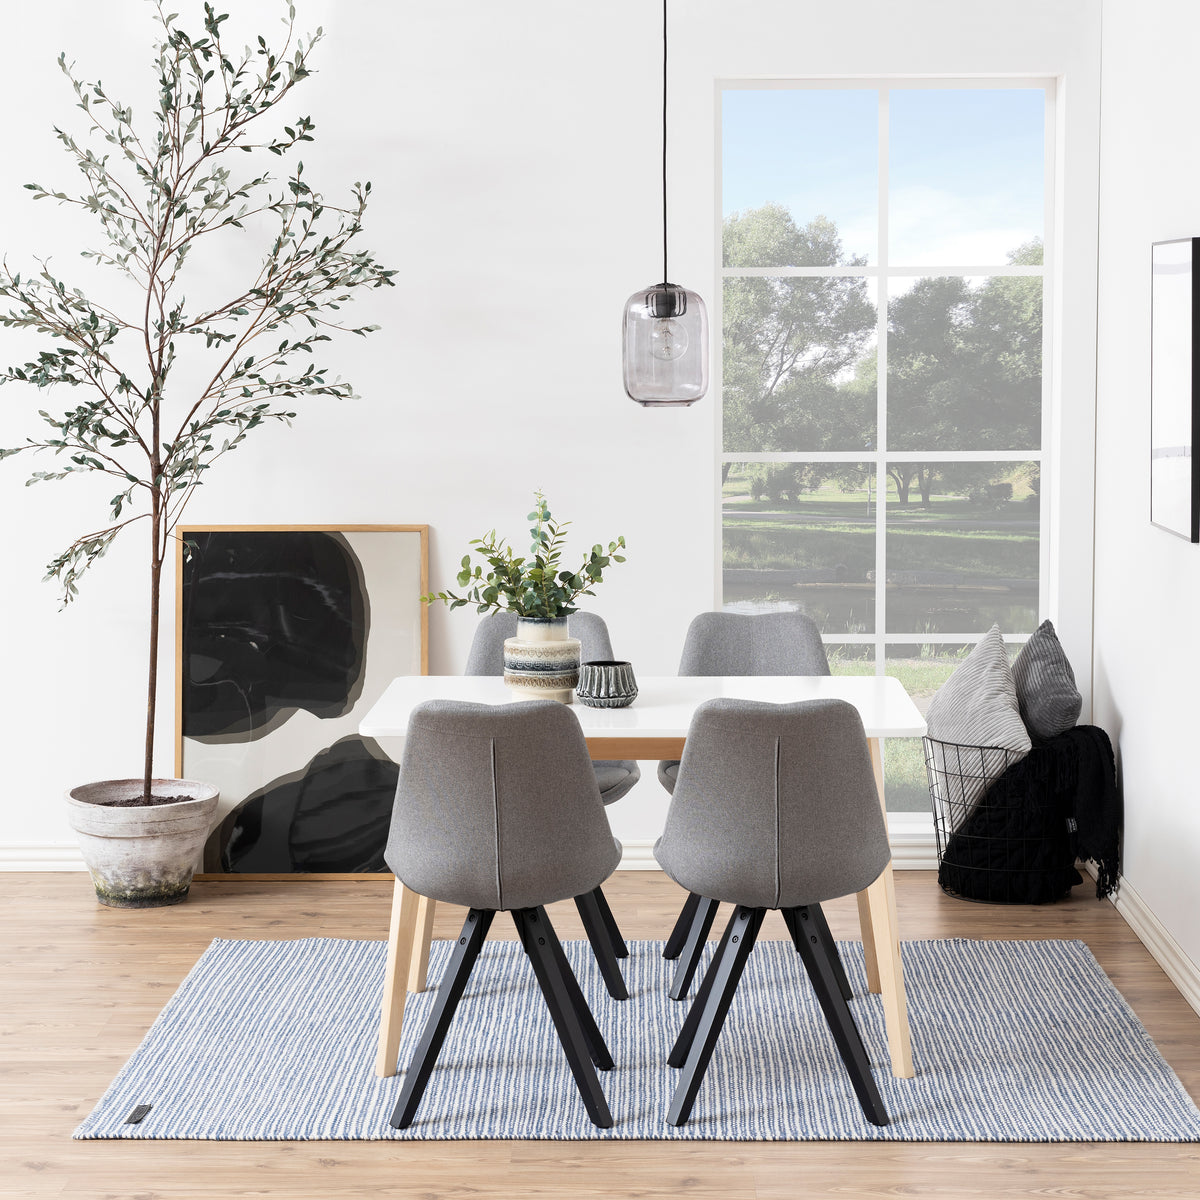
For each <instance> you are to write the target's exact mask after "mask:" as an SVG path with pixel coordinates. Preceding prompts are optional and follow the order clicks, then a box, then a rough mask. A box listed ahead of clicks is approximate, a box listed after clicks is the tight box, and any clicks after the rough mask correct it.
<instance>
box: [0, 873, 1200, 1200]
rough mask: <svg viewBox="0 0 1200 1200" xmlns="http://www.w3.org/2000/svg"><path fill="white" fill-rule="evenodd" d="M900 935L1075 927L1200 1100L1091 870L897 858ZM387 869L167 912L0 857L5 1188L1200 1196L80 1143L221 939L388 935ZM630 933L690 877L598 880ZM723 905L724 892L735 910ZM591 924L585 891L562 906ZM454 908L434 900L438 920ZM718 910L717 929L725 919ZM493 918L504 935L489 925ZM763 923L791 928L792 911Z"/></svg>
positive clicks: (1024, 1181) (1110, 1183)
mask: <svg viewBox="0 0 1200 1200" xmlns="http://www.w3.org/2000/svg"><path fill="white" fill-rule="evenodd" d="M895 884H896V894H897V907H898V911H899V914H900V922H901V931H902V935H903V937H904V938H906V939H909V940H912V939H917V938H947V937H977V938H1080V939H1082V940H1083V941H1085V942H1087V944H1088V945H1089V946H1090V947H1091V949H1092V952H1093V953H1094V954H1095V955H1096V957H1097V958H1098V959H1099V961H1100V963H1101V965H1102V966H1103V967H1104V969H1105V970H1106V971H1107V972H1108V974H1109V975H1110V977H1111V978H1112V979H1113V982H1114V983H1116V984H1117V986H1118V987H1120V988H1121V990H1122V992H1123V993H1124V994H1125V997H1126V999H1127V1000H1128V1001H1129V1002H1130V1004H1131V1005H1132V1006H1133V1008H1134V1011H1135V1012H1136V1013H1137V1015H1138V1016H1139V1018H1140V1019H1141V1020H1142V1021H1143V1022H1144V1024H1145V1025H1146V1027H1147V1029H1148V1030H1149V1031H1150V1033H1151V1035H1152V1036H1153V1037H1154V1039H1155V1040H1156V1041H1157V1043H1158V1045H1159V1047H1160V1049H1161V1050H1162V1052H1163V1054H1164V1056H1165V1057H1166V1059H1167V1061H1168V1062H1169V1063H1170V1064H1171V1066H1172V1067H1173V1068H1174V1070H1175V1071H1176V1073H1177V1074H1178V1075H1179V1077H1180V1079H1181V1080H1182V1081H1183V1084H1184V1086H1185V1087H1186V1088H1187V1089H1188V1090H1189V1092H1190V1093H1191V1095H1192V1096H1193V1097H1194V1098H1200V1018H1198V1017H1197V1016H1196V1014H1195V1013H1193V1012H1192V1010H1191V1009H1190V1008H1189V1007H1188V1005H1187V1004H1186V1002H1185V1001H1184V1000H1183V999H1182V997H1181V996H1180V995H1179V993H1178V992H1177V991H1176V990H1175V989H1174V987H1173V986H1172V985H1171V983H1170V981H1169V980H1168V979H1167V978H1166V976H1165V975H1164V974H1163V973H1162V971H1161V970H1160V969H1159V968H1158V966H1157V965H1156V964H1155V963H1154V961H1153V959H1151V958H1150V956H1149V954H1148V953H1147V952H1146V950H1145V949H1144V948H1143V947H1142V945H1141V944H1140V943H1139V942H1138V940H1137V938H1136V937H1134V935H1133V932H1132V931H1131V930H1130V929H1129V927H1128V926H1127V925H1126V924H1125V922H1124V921H1123V920H1122V919H1121V917H1120V915H1119V914H1118V913H1117V912H1116V910H1115V909H1114V908H1113V907H1112V906H1111V905H1109V904H1105V903H1099V902H1097V901H1096V900H1095V899H1094V898H1092V896H1091V895H1090V887H1089V886H1088V885H1086V884H1085V885H1082V886H1080V887H1078V888H1076V889H1075V895H1074V896H1073V897H1072V898H1071V899H1069V900H1066V901H1064V902H1062V903H1060V904H1054V905H1047V906H1042V907H1033V906H990V905H982V904H966V903H963V902H960V901H955V900H952V899H951V898H949V897H948V896H945V895H943V894H942V893H941V892H940V891H939V890H938V888H937V886H936V883H935V881H934V877H933V874H932V872H923V871H899V872H897V873H896V875H895ZM391 893H392V887H391V885H390V883H389V882H385V881H344V882H317V881H292V882H289V883H288V885H287V886H286V887H280V886H277V885H276V884H273V883H266V882H260V881H253V880H229V879H225V880H220V881H213V882H201V883H197V884H196V885H194V886H193V889H192V895H191V897H190V898H189V899H188V901H187V902H186V903H184V904H180V905H177V906H175V907H173V908H167V909H158V910H146V911H140V912H138V911H122V910H116V909H105V908H101V907H100V906H98V905H97V904H96V903H95V900H94V898H93V896H92V893H91V885H90V882H89V881H88V878H87V876H86V875H84V874H75V873H64V874H58V873H54V874H51V873H46V874H32V873H30V874H15V873H14V874H9V873H5V874H3V875H0V923H2V926H3V928H4V931H5V937H4V941H3V943H2V944H0V1014H3V1015H2V1017H0V1197H4V1200H8V1197H22V1198H27V1197H28V1198H37V1197H58V1196H65V1195H71V1196H78V1197H86V1198H87V1200H99V1198H103V1197H129V1198H132V1197H155V1198H160V1200H233V1198H236V1197H241V1198H245V1197H250V1196H255V1197H278V1198H280V1200H310V1198H311V1200H342V1198H343V1197H345V1198H349V1197H352V1196H361V1195H364V1194H367V1193H370V1194H371V1195H374V1196H380V1197H405V1198H407V1200H413V1198H414V1197H430V1198H445V1200H460V1198H464V1197H468V1196H469V1197H476V1198H477V1197H480V1196H487V1197H490V1198H492V1197H496V1198H498V1197H513V1198H514V1200H516V1198H518V1197H530V1198H532V1200H551V1198H553V1200H558V1198H559V1197H562V1196H564V1195H567V1194H569V1195H571V1196H572V1197H579V1198H580V1200H591V1198H604V1200H610V1198H611V1200H616V1198H618V1197H635V1196H636V1197H653V1198H657V1197H663V1198H664V1200H665V1198H666V1197H679V1196H692V1197H697V1198H699V1200H708V1198H709V1197H712V1198H713V1200H718V1198H720V1200H748V1198H753V1197H757V1198H759V1200H784V1198H785V1197H786V1200H793V1198H794V1197H795V1196H797V1195H805V1196H811V1197H820V1196H828V1197H837V1198H838V1200H884V1198H888V1200H898V1198H899V1197H904V1196H913V1195H923V1196H930V1197H945V1198H946V1200H958V1198H960V1197H961V1198H963V1200H972V1198H975V1197H979V1198H981V1200H982V1198H985V1197H986V1198H995V1200H1017V1197H1027V1196H1029V1195H1042V1196H1050V1195H1053V1196H1058V1197H1062V1198H1063V1200H1067V1198H1069V1200H1150V1198H1151V1197H1153V1198H1154V1200H1196V1197H1197V1196H1200V1185H1198V1184H1197V1182H1196V1181H1197V1179H1200V1147H1196V1146H1173V1145H1136V1144H1133V1145H1125V1144H1114V1143H1097V1144H1088V1145H1075V1144H1064V1145H990V1144H971V1143H959V1144H921V1143H910V1144H903V1143H874V1144H872V1143H861V1142H842V1143H836V1142H831V1143H823V1142H800V1143H761V1142H753V1143H751V1142H679V1143H672V1142H409V1143H402V1144H397V1143H389V1142H205V1143H199V1142H73V1141H71V1138H70V1134H71V1130H72V1129H73V1128H74V1127H75V1125H76V1124H78V1122H79V1121H80V1120H82V1119H83V1117H84V1116H86V1115H87V1113H88V1111H89V1110H90V1109H91V1107H92V1105H93V1104H95V1102H96V1100H97V1099H98V1098H99V1096H100V1094H101V1093H102V1092H103V1091H104V1089H105V1088H106V1087H107V1086H108V1084H109V1083H110V1082H111V1080H112V1078H113V1076H114V1075H115V1074H116V1072H117V1071H118V1070H119V1068H120V1066H121V1064H122V1063H123V1062H124V1061H125V1059H126V1058H127V1057H128V1056H129V1055H130V1054H131V1053H132V1052H133V1050H134V1049H135V1048H136V1047H137V1045H138V1043H139V1042H140V1041H141V1039H142V1037H143V1035H144V1034H145V1031H146V1029H147V1028H148V1027H149V1025H150V1023H151V1022H152V1021H153V1020H154V1017H155V1016H156V1015H157V1014H158V1012H159V1010H160V1009H161V1008H162V1006H163V1004H164V1003H165V1002H166V1000H167V998H168V997H169V996H170V994H171V993H172V992H173V991H174V989H175V988H176V987H178V985H179V983H180V981H181V980H182V979H183V977H184V975H186V974H187V972H188V971H189V970H190V969H191V967H192V965H193V964H194V963H195V961H196V959H197V958H198V957H199V956H200V954H201V953H202V952H203V951H204V949H205V947H206V946H207V945H208V944H209V942H210V941H211V940H212V939H213V938H214V937H225V938H228V937H244V938H294V937H313V936H320V935H329V936H336V937H346V938H377V939H380V940H382V939H383V938H385V937H386V936H387V933H388V920H389V910H390V903H391ZM605 894H606V895H607V897H608V899H609V901H610V903H611V904H612V906H613V909H614V911H615V912H616V913H617V916H618V918H619V920H620V922H621V927H622V930H623V931H624V932H625V934H626V935H627V936H628V937H631V938H659V939H661V938H664V937H666V935H667V932H668V931H669V930H670V928H671V924H672V922H673V921H674V919H675V917H676V915H677V914H678V912H679V906H680V905H681V904H682V902H683V898H684V896H683V892H682V890H681V889H680V888H679V887H678V886H677V885H675V884H674V883H672V882H671V881H670V880H669V879H667V878H666V877H665V876H663V875H662V874H660V873H658V872H655V871H624V872H619V873H618V874H616V875H615V876H613V878H612V879H611V880H610V881H609V882H608V883H606V884H605ZM822 907H823V909H824V911H825V914H826V916H827V918H828V919H829V923H830V927H831V928H832V930H833V933H834V936H835V937H837V938H841V939H855V938H857V937H858V912H857V906H856V902H855V899H854V897H846V898H844V899H842V900H837V901H834V902H832V903H830V904H827V905H823V906H822ZM727 912H728V908H726V913H727ZM552 916H553V920H554V923H555V926H556V928H558V929H559V931H560V932H561V933H562V935H563V936H564V937H568V938H581V937H582V936H583V928H582V925H581V923H580V921H579V918H578V915H577V914H576V912H575V906H574V905H573V904H572V903H571V902H570V901H567V902H565V903H564V904H558V905H554V906H552ZM462 920H463V913H462V910H460V909H456V908H454V907H453V906H451V905H443V904H439V905H438V906H437V911H436V913H435V915H434V920H433V933H434V936H435V937H439V938H451V937H456V936H457V935H458V931H459V927H460V926H461V924H462ZM723 920H724V914H718V917H717V921H716V922H715V923H714V930H719V929H720V928H722V925H723ZM494 929H495V936H498V937H511V936H513V933H512V924H511V922H508V921H497V922H496V924H495V926H494ZM760 936H761V937H764V938H784V937H786V936H787V934H786V930H785V929H784V926H783V922H782V921H781V920H780V919H779V918H778V914H775V913H772V914H769V915H768V918H767V920H766V922H765V923H764V925H763V929H762V933H761V934H760Z"/></svg>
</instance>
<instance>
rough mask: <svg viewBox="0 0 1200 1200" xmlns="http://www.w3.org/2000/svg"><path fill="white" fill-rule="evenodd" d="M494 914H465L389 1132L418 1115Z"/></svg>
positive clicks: (406, 1126)
mask: <svg viewBox="0 0 1200 1200" xmlns="http://www.w3.org/2000/svg"><path fill="white" fill-rule="evenodd" d="M495 915H496V914H495V913H494V912H492V911H490V910H488V909H477V908H473V909H471V911H470V912H468V913H467V919H466V921H464V922H463V927H462V933H461V934H460V936H459V939H458V942H457V943H456V944H455V947H454V949H453V950H452V951H451V953H450V961H449V962H448V963H447V964H446V971H445V974H443V976H442V978H441V981H440V983H439V984H438V989H437V995H436V996H435V998H434V1001H433V1009H432V1011H431V1012H430V1014H429V1019H428V1020H427V1021H426V1022H425V1028H424V1029H423V1030H422V1031H421V1041H420V1042H419V1043H418V1045H417V1048H416V1051H415V1052H414V1053H413V1057H412V1062H410V1063H409V1064H408V1071H407V1072H406V1073H405V1076H404V1087H403V1088H402V1089H401V1092H400V1099H399V1100H397V1101H396V1107H395V1108H394V1109H393V1110H392V1128H393V1129H407V1128H408V1127H409V1126H410V1125H411V1124H412V1122H413V1118H414V1117H415V1116H416V1115H417V1107H418V1106H419V1105H420V1103H421V1097H422V1096H423V1095H424V1094H425V1086H426V1084H428V1083H429V1076H430V1075H431V1074H433V1068H434V1065H435V1064H436V1063H437V1056H438V1053H439V1051H440V1050H441V1048H442V1043H443V1042H444V1041H445V1040H446V1031H447V1030H448V1029H449V1028H450V1022H451V1021H453V1020H454V1012H455V1010H456V1009H457V1008H458V1002H459V1000H461V999H462V994H463V991H464V990H465V988H466V986H467V980H468V979H469V978H470V975H471V968H472V967H473V966H474V965H475V960H476V959H477V958H478V957H479V951H480V950H481V949H482V948H483V939H484V938H485V937H487V931H488V928H489V927H490V925H491V923H492V918H493V917H494V916H495Z"/></svg>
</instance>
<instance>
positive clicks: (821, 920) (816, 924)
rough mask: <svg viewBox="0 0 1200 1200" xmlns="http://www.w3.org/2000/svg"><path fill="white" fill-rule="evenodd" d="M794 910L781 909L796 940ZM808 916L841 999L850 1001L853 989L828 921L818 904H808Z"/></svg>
mask: <svg viewBox="0 0 1200 1200" xmlns="http://www.w3.org/2000/svg"><path fill="white" fill-rule="evenodd" d="M795 914H796V910H795V909H794V908H785V909H784V910H783V919H784V921H785V923H786V924H787V927H788V932H789V933H790V934H791V935H792V941H793V942H794V941H795V940H796V937H797V934H796V930H795V929H794V928H793V925H794V922H795V920H796V915H795ZM808 917H809V922H810V923H811V925H812V927H813V929H814V930H815V931H816V934H817V937H819V938H820V939H821V945H822V946H824V947H825V953H826V954H828V955H829V961H830V963H831V964H832V965H833V975H834V978H835V979H836V980H837V985H838V991H840V992H841V993H842V999H844V1000H847V1001H850V1000H853V999H854V990H853V989H852V988H851V986H850V980H849V979H848V978H847V976H846V968H845V966H844V965H843V964H842V959H841V956H840V955H839V954H838V948H837V942H835V941H834V940H833V934H832V933H831V932H830V931H829V922H828V921H826V920H825V914H824V912H822V911H821V906H820V905H819V904H810V905H809V906H808Z"/></svg>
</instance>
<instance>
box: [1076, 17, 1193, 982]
mask: <svg viewBox="0 0 1200 1200" xmlns="http://www.w3.org/2000/svg"><path fill="white" fill-rule="evenodd" d="M1197 38H1200V9H1198V8H1197V7H1196V6H1195V5H1193V4H1191V3H1187V2H1186V0H1105V4H1104V75H1103V87H1104V102H1103V121H1102V131H1103V133H1102V143H1101V208H1100V289H1099V338H1098V345H1099V349H1098V380H1099V382H1098V415H1097V447H1096V464H1097V479H1098V480H1099V487H1098V488H1097V492H1096V533H1097V536H1096V616H1095V625H1096V633H1095V637H1096V647H1095V712H1096V720H1097V722H1098V723H1099V724H1101V725H1103V726H1104V727H1105V728H1106V729H1107V730H1108V731H1109V733H1110V734H1111V735H1112V737H1113V740H1114V742H1115V743H1116V744H1117V746H1118V751H1119V758H1120V764H1121V771H1122V776H1123V781H1124V786H1125V805H1126V810H1125V844H1124V855H1125V863H1124V871H1125V879H1126V880H1127V881H1128V882H1129V883H1130V884H1132V885H1133V887H1134V889H1136V892H1137V893H1138V894H1139V895H1140V897H1141V898H1142V899H1143V900H1144V901H1145V904H1146V905H1147V906H1148V907H1149V909H1150V910H1151V911H1152V913H1153V914H1154V916H1155V917H1156V918H1157V920H1158V922H1160V923H1161V925H1162V926H1163V927H1164V928H1165V930H1166V931H1167V934H1168V935H1169V936H1171V937H1173V938H1174V939H1175V941H1176V942H1177V943H1178V945H1179V947H1180V948H1181V949H1182V951H1183V953H1184V954H1186V956H1187V957H1188V958H1189V959H1190V960H1191V963H1192V964H1193V966H1192V969H1193V971H1195V970H1198V969H1200V968H1198V967H1197V966H1196V964H1200V923H1198V922H1197V920H1196V914H1197V913H1198V912H1200V873H1198V872H1197V870H1196V862H1197V858H1198V857H1200V787H1198V785H1197V774H1196V719H1197V715H1198V712H1200V705H1198V703H1197V680H1200V621H1198V620H1197V601H1198V599H1200V546H1193V545H1190V544H1189V543H1187V542H1185V541H1182V540H1181V539H1179V538H1176V537H1173V536H1172V535H1170V534H1168V533H1165V532H1163V531H1162V530H1159V529H1156V528H1154V527H1152V526H1151V525H1150V523H1149V511H1150V243H1151V242H1154V241H1163V240H1166V239H1168V238H1177V237H1192V236H1196V235H1198V234H1200V162H1198V161H1197V157H1196V154H1195V144H1196V133H1195V130H1196V123H1197V119H1198V117H1200V102H1198V101H1197V97H1196V90H1195V86H1194V85H1195V63H1194V51H1193V49H1192V48H1193V47H1194V46H1195V44H1196V39H1197Z"/></svg>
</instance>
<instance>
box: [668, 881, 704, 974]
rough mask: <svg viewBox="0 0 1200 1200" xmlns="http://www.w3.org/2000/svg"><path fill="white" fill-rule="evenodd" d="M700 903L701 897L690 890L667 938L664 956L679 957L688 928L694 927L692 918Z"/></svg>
mask: <svg viewBox="0 0 1200 1200" xmlns="http://www.w3.org/2000/svg"><path fill="white" fill-rule="evenodd" d="M699 903H700V897H699V896H697V895H696V893H695V892H689V893H688V898H687V899H686V900H685V901H684V902H683V909H682V911H681V912H680V914H679V916H678V917H676V918H675V928H674V929H672V930H671V936H670V937H669V938H667V944H666V945H665V946H664V947H663V958H678V957H679V952H680V950H682V949H683V943H684V940H685V939H686V938H687V935H688V930H689V929H691V927H692V918H693V917H694V916H695V915H696V906H697V905H698V904H699Z"/></svg>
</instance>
